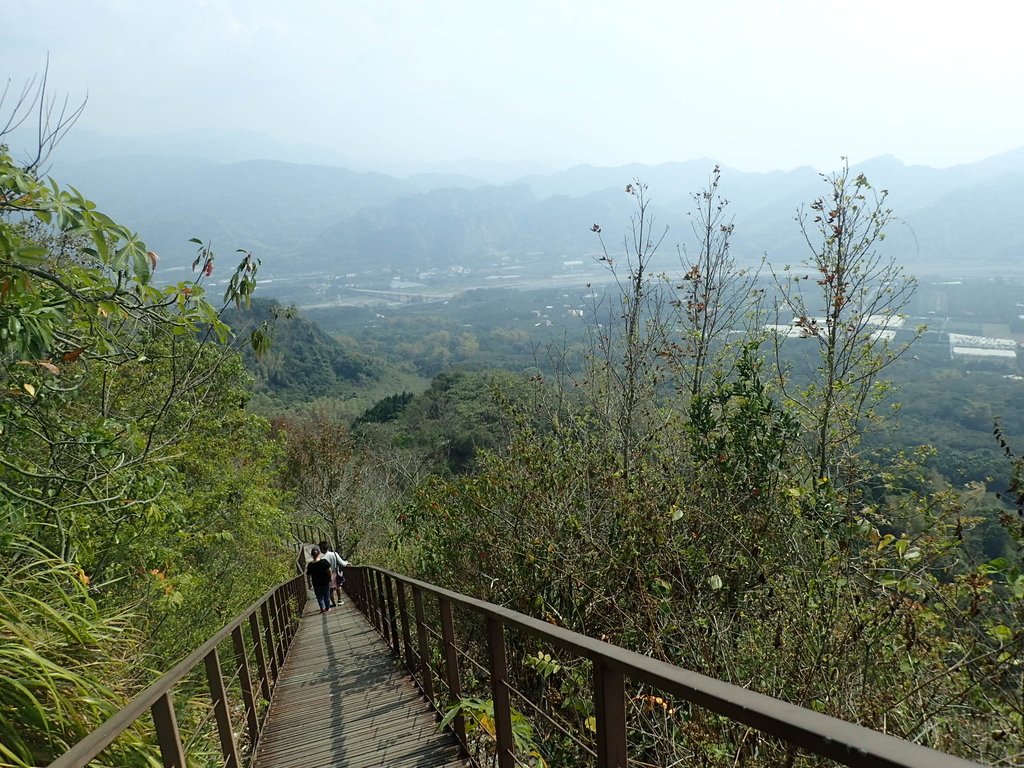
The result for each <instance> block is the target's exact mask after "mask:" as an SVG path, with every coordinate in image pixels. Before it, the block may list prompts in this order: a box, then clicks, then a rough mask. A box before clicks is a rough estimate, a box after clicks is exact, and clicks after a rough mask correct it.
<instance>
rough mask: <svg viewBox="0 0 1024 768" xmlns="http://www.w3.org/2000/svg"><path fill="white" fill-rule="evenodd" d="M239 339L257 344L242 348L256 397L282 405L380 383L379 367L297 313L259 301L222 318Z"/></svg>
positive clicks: (277, 305) (340, 394)
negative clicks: (243, 337)
mask: <svg viewBox="0 0 1024 768" xmlns="http://www.w3.org/2000/svg"><path fill="white" fill-rule="evenodd" d="M224 320H225V322H226V323H227V324H228V325H230V326H231V328H232V329H233V330H234V331H235V333H236V334H238V335H244V334H245V333H246V332H248V333H250V334H251V335H252V337H253V339H254V340H256V341H257V343H256V344H254V345H253V347H252V349H245V350H243V359H244V360H245V363H246V367H247V368H248V370H249V371H250V372H251V373H252V375H253V377H254V379H255V382H254V390H255V391H256V392H257V393H265V394H266V395H268V396H269V397H270V398H271V399H272V400H273V402H274V403H275V404H277V406H278V407H280V406H281V405H288V404H292V403H296V402H308V401H309V400H312V399H314V398H316V397H345V396H348V395H351V394H352V392H354V391H356V390H360V389H363V388H365V387H366V386H367V385H369V384H372V383H374V382H376V381H377V380H378V379H380V377H381V375H382V369H381V365H380V364H379V363H378V362H375V361H373V360H371V359H370V358H369V357H367V356H365V355H363V354H361V353H359V352H355V351H353V347H352V346H351V345H345V344H341V343H340V342H338V341H335V340H334V339H332V338H331V337H330V336H328V335H327V334H326V333H324V332H323V331H322V330H320V328H318V327H317V326H316V325H314V324H313V323H310V322H309V321H308V320H306V319H305V318H304V317H303V316H301V315H299V314H297V313H296V312H295V311H294V309H289V308H284V307H282V306H280V305H279V304H278V303H277V302H274V301H267V300H259V299H257V300H255V301H252V302H251V303H250V304H248V305H246V306H244V308H243V307H238V306H236V308H235V309H234V310H231V311H229V312H227V313H225V315H224Z"/></svg>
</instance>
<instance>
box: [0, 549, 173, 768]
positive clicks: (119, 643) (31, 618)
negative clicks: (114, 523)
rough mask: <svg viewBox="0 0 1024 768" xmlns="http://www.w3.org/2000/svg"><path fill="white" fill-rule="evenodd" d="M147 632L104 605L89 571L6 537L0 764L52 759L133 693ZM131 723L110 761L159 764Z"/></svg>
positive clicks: (1, 581)
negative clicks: (93, 593) (93, 591)
mask: <svg viewBox="0 0 1024 768" xmlns="http://www.w3.org/2000/svg"><path fill="white" fill-rule="evenodd" d="M140 642H141V637H140V635H139V633H138V631H137V630H136V629H135V627H134V625H133V615H132V613H131V611H130V610H127V609H122V610H119V611H117V612H110V611H109V610H104V609H102V608H101V607H100V606H99V605H98V604H97V603H96V601H95V600H94V599H93V598H92V597H91V596H90V594H89V586H88V582H87V579H86V577H85V575H84V574H83V573H82V572H81V571H79V570H78V569H77V568H76V567H75V566H73V565H71V564H69V563H67V562H66V561H64V560H63V559H61V558H59V557H57V556H55V555H54V554H53V553H51V552H49V551H47V550H45V549H44V548H42V547H41V546H40V545H39V544H37V543H36V542H34V541H32V540H31V539H29V538H27V537H24V536H20V535H17V534H9V535H7V536H5V537H4V538H3V540H2V541H0V766H5V767H6V766H16V767H17V768H27V767H28V766H36V765H41V764H46V763H48V762H50V761H51V760H52V759H54V758H55V757H57V756H58V755H60V754H61V753H62V752H64V751H66V750H67V749H68V748H69V747H70V746H71V745H73V744H75V743H76V742H78V741H79V740H81V739H82V738H83V737H84V736H85V735H86V734H88V733H89V732H90V731H92V730H95V729H96V728H97V727H98V726H99V725H100V724H101V723H102V722H103V721H105V720H106V719H107V718H109V717H110V716H111V715H112V714H114V713H115V712H117V710H118V709H120V708H121V707H122V706H124V704H125V703H126V702H127V699H128V693H129V691H128V690H126V688H127V687H128V686H130V685H131V681H132V680H136V679H138V676H139V672H140V671H139V670H137V669H135V668H134V667H133V665H132V662H131V660H132V659H137V658H139V657H140V654H139V650H140V648H139V646H140ZM154 755H155V753H154V751H153V747H152V745H151V744H148V743H147V739H146V738H145V737H144V736H142V735H141V734H140V733H138V732H134V731H130V732H129V733H128V734H126V735H125V737H123V738H121V739H119V740H118V742H116V744H115V745H114V746H112V747H111V748H110V750H108V753H107V754H106V755H105V758H106V761H108V762H109V764H110V765H149V764H155V762H154V760H153V756H154Z"/></svg>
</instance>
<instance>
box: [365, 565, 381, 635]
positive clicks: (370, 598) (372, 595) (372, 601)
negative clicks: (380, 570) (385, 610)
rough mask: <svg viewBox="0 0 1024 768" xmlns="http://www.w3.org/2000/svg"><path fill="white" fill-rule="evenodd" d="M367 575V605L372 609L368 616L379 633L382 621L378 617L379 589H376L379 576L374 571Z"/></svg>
mask: <svg viewBox="0 0 1024 768" xmlns="http://www.w3.org/2000/svg"><path fill="white" fill-rule="evenodd" d="M366 575H367V579H366V595H367V605H368V607H369V609H370V610H369V614H368V615H369V618H370V623H371V624H373V626H374V627H376V629H377V631H378V632H379V631H380V619H379V618H378V615H377V613H378V612H377V589H376V586H377V574H376V573H374V572H373V571H369V572H367V574H366Z"/></svg>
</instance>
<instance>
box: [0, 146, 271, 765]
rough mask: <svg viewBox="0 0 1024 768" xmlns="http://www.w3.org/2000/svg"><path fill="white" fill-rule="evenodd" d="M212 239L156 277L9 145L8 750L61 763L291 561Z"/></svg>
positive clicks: (3, 403) (236, 295)
mask: <svg viewBox="0 0 1024 768" xmlns="http://www.w3.org/2000/svg"><path fill="white" fill-rule="evenodd" d="M195 243H196V245H197V246H198V252H197V256H196V260H195V264H194V269H196V270H198V277H197V279H195V280H194V281H189V282H183V283H178V284H176V285H169V286H166V287H163V288H158V287H155V286H154V285H152V284H151V282H150V278H151V275H152V270H153V269H154V268H155V267H156V266H157V263H158V257H157V256H156V254H154V253H152V252H150V251H147V250H146V248H145V246H144V245H143V244H142V242H141V241H140V240H139V239H138V238H137V237H136V236H135V235H134V234H132V233H131V232H129V231H128V230H127V229H125V228H124V227H122V226H121V225H119V224H116V223H115V222H113V221H112V220H110V219H109V218H108V217H107V216H105V215H103V214H102V213H100V212H99V211H97V210H96V207H95V206H94V205H93V204H92V203H91V202H90V201H89V200H87V199H86V198H85V197H84V196H82V195H81V194H80V193H79V192H78V191H77V190H70V191H65V190H62V189H61V188H60V187H59V186H58V185H57V184H56V183H55V182H52V181H42V180H40V179H38V178H36V176H35V175H34V174H33V172H32V170H31V169H26V168H22V167H19V166H18V165H17V164H16V163H15V162H14V161H13V160H12V158H11V156H10V155H9V154H8V153H7V151H6V149H5V148H2V147H0V327H2V328H3V329H6V332H5V333H2V334H0V530H3V531H4V536H3V538H0V568H2V571H3V573H2V578H0V605H2V606H4V614H3V619H2V620H3V622H4V623H3V625H2V628H0V631H2V633H3V635H2V637H0V642H2V643H3V645H2V650H3V657H4V659H5V660H6V661H9V662H10V664H11V666H10V667H8V668H6V669H5V670H4V672H5V673H7V672H8V671H10V673H11V675H10V677H9V678H8V677H7V676H6V674H5V678H4V679H5V681H6V682H8V683H9V684H10V688H9V689H8V690H7V691H6V693H5V694H4V696H3V705H0V732H2V733H3V734H4V737H3V739H2V743H3V744H4V747H5V748H6V749H8V750H9V751H10V754H9V755H7V756H5V758H4V759H5V760H7V759H9V760H11V761H13V762H15V763H18V761H21V762H22V763H25V764H32V765H37V764H40V763H46V762H48V761H49V760H50V759H52V758H53V757H54V756H56V755H57V754H59V753H60V752H61V751H62V750H63V749H64V748H65V747H67V746H68V745H69V744H70V743H73V742H74V741H75V740H77V739H78V738H80V737H81V736H82V735H84V734H85V733H87V732H88V731H89V730H91V729H92V728H94V727H96V726H97V725H98V724H99V722H100V721H102V719H104V717H106V716H108V715H109V714H110V713H112V712H113V711H116V709H117V708H119V706H120V705H121V704H123V703H124V701H125V700H126V697H128V696H130V695H132V694H133V693H134V692H136V691H138V690H139V689H140V688H141V687H142V686H143V685H145V684H146V683H148V682H149V681H150V680H151V679H152V678H153V676H155V675H156V674H158V672H159V671H163V670H165V669H166V668H167V667H168V665H169V664H173V662H174V661H175V660H177V659H179V658H181V657H182V656H184V655H185V654H186V653H188V652H189V651H191V650H192V649H193V648H194V647H195V646H196V645H197V644H198V643H199V642H201V641H202V640H204V639H205V638H207V637H209V636H210V635H211V634H212V633H213V632H214V631H216V629H218V628H219V627H221V626H222V625H223V623H224V622H225V621H226V620H227V619H230V618H231V617H232V616H233V615H235V613H237V612H238V611H239V610H240V609H241V608H242V607H244V606H245V605H247V604H249V603H250V602H251V601H252V599H253V598H254V597H256V596H257V595H258V594H260V593H261V592H262V591H264V590H265V588H266V587H267V586H269V585H270V584H271V583H273V582H277V581H279V580H280V579H281V578H283V577H284V576H285V575H286V574H287V573H288V570H287V561H286V560H285V559H284V558H282V557H280V553H282V551H283V548H282V545H283V543H284V541H283V537H284V535H285V534H286V531H287V525H286V519H285V517H284V516H283V514H282V513H281V511H280V506H279V505H280V502H281V501H282V498H281V494H280V493H279V492H278V491H276V490H274V488H273V485H272V475H273V472H274V464H275V460H276V458H277V453H276V452H277V447H276V443H275V442H274V441H273V440H272V439H271V438H270V433H269V426H268V425H267V424H266V422H265V421H263V420H261V419H257V418H255V417H253V416H251V415H250V414H247V413H245V411H244V410H243V407H244V404H245V401H246V400H247V399H248V394H247V391H246V386H247V380H246V377H245V373H244V370H243V368H242V365H241V362H240V360H239V358H238V355H237V353H236V352H235V351H234V350H233V349H232V348H231V347H230V346H229V345H227V344H226V342H228V341H229V336H230V333H229V329H228V327H227V325H225V324H224V323H223V321H222V314H223V312H224V309H225V307H224V306H222V307H220V308H217V307H214V306H213V305H212V304H210V303H209V302H208V301H207V300H206V298H205V292H204V288H203V281H204V280H205V279H206V278H207V277H209V276H210V275H211V274H212V273H213V272H214V264H215V257H214V254H213V253H212V251H211V250H210V249H209V247H208V246H205V245H203V244H202V243H201V242H199V241H195ZM257 268H258V260H256V259H254V258H252V257H251V256H250V255H249V254H245V255H244V257H243V258H242V261H241V263H240V264H239V267H238V269H237V270H236V271H235V273H234V276H233V277H232V278H231V279H230V280H229V285H230V287H229V291H228V295H227V296H226V297H225V306H226V305H229V304H235V303H236V302H237V303H238V304H239V305H244V304H247V303H248V301H249V297H250V295H251V293H252V290H253V289H254V287H255V284H256V283H255V275H256V270H257ZM240 564H241V565H240ZM245 564H250V565H248V566H247V565H245ZM18 665H20V667H19V666H18ZM7 694H10V695H9V696H8V695H7ZM42 713H45V716H43V715H42ZM140 744H141V742H139V740H138V738H137V737H130V738H129V739H128V740H127V741H126V742H125V744H124V745H122V746H119V747H117V748H116V749H117V750H120V751H118V752H116V753H112V756H111V757H110V760H112V761H113V764H127V763H129V762H139V760H135V759H134V758H129V753H131V752H132V751H133V750H134V751H135V752H138V753H139V755H143V754H144V753H145V749H144V747H143V746H140Z"/></svg>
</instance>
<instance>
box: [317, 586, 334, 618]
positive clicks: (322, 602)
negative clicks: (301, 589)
mask: <svg viewBox="0 0 1024 768" xmlns="http://www.w3.org/2000/svg"><path fill="white" fill-rule="evenodd" d="M313 591H314V592H315V593H316V602H317V604H318V605H319V606H320V612H321V613H323V612H324V611H326V610H327V609H328V608H330V607H331V598H330V596H329V594H328V592H329V587H317V588H316V589H315V590H313Z"/></svg>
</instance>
